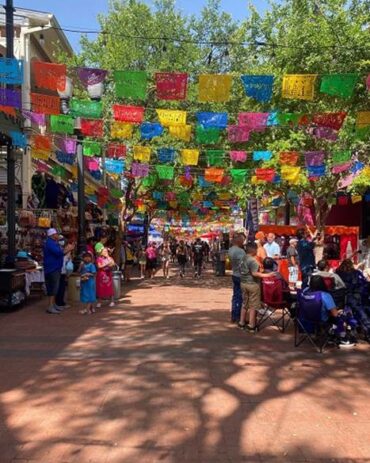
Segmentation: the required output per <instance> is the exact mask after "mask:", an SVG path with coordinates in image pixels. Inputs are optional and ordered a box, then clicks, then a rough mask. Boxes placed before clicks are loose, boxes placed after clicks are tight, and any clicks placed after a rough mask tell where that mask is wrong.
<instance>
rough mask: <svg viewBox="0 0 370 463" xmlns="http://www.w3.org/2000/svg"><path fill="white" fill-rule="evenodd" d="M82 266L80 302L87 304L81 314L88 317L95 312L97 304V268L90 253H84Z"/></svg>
mask: <svg viewBox="0 0 370 463" xmlns="http://www.w3.org/2000/svg"><path fill="white" fill-rule="evenodd" d="M82 260H83V261H82V263H81V266H80V275H81V287H80V301H81V302H82V303H83V304H86V306H85V308H84V309H83V310H81V312H80V313H82V314H84V315H86V314H91V313H94V312H95V307H94V305H95V303H96V282H95V277H96V267H95V265H94V264H93V256H92V254H91V253H90V252H84V254H83V255H82Z"/></svg>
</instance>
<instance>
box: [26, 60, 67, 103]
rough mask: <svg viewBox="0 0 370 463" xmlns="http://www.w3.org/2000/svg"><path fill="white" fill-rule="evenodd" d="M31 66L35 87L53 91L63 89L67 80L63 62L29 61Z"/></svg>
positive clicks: (65, 67)
mask: <svg viewBox="0 0 370 463" xmlns="http://www.w3.org/2000/svg"><path fill="white" fill-rule="evenodd" d="M31 66H32V73H33V77H34V82H35V86H36V87H38V88H42V89H46V90H53V91H56V90H60V91H64V90H65V88H66V81H67V66H66V65H65V64H57V63H44V62H43V61H31ZM37 112H38V111H37Z"/></svg>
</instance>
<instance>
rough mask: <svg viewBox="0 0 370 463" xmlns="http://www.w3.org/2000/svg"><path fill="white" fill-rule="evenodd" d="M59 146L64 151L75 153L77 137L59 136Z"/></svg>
mask: <svg viewBox="0 0 370 463" xmlns="http://www.w3.org/2000/svg"><path fill="white" fill-rule="evenodd" d="M57 144H58V147H59V148H60V150H61V151H63V153H67V154H75V153H76V149H77V140H76V139H75V138H58V140H57Z"/></svg>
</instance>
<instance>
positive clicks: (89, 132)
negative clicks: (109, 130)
mask: <svg viewBox="0 0 370 463" xmlns="http://www.w3.org/2000/svg"><path fill="white" fill-rule="evenodd" d="M80 130H81V133H82V135H84V136H85V137H95V138H102V137H103V136H104V121H103V120H102V119H81V129H80Z"/></svg>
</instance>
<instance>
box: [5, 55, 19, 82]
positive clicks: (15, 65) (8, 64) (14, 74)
mask: <svg viewBox="0 0 370 463" xmlns="http://www.w3.org/2000/svg"><path fill="white" fill-rule="evenodd" d="M0 84H11V85H22V84H23V61H22V60H18V59H16V58H3V57H1V58H0Z"/></svg>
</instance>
